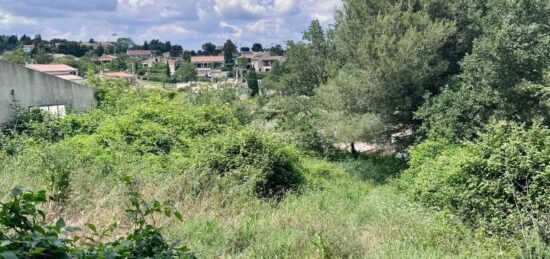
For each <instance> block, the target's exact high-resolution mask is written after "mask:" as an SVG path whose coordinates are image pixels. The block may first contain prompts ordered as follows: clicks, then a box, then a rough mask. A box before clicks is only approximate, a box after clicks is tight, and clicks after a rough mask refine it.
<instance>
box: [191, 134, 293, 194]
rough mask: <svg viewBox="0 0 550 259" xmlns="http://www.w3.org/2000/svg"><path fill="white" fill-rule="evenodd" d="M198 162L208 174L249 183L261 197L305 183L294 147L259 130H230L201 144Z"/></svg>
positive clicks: (240, 183)
mask: <svg viewBox="0 0 550 259" xmlns="http://www.w3.org/2000/svg"><path fill="white" fill-rule="evenodd" d="M195 148H199V149H200V150H198V151H196V157H195V161H196V164H198V165H200V166H201V167H203V170H206V171H207V172H209V177H213V176H219V177H222V178H226V179H229V182H230V184H231V185H236V186H239V185H242V184H244V185H246V186H248V187H250V189H251V190H252V191H253V192H255V193H256V194H257V195H259V196H261V197H275V196H279V195H282V194H284V193H285V192H286V191H289V190H296V188H297V187H298V186H300V184H302V182H303V176H302V174H301V165H300V162H299V159H298V156H297V154H296V151H295V150H294V149H292V148H289V147H285V146H281V145H278V144H276V143H275V142H274V141H272V140H270V139H269V136H265V135H263V134H262V133H259V132H253V131H250V130H242V131H238V132H230V133H227V134H225V135H223V136H219V137H215V138H212V139H211V140H209V143H208V144H205V145H200V146H198V147H195Z"/></svg>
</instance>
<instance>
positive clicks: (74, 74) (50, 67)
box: [25, 64, 84, 84]
mask: <svg viewBox="0 0 550 259" xmlns="http://www.w3.org/2000/svg"><path fill="white" fill-rule="evenodd" d="M25 67H26V68H28V69H32V70H35V71H38V72H42V73H46V74H48V75H52V76H56V77H59V78H62V79H65V80H68V81H72V82H74V83H79V84H80V83H82V82H84V78H82V77H80V76H79V75H78V69H76V68H74V67H70V66H67V65H64V64H29V65H26V66H25Z"/></svg>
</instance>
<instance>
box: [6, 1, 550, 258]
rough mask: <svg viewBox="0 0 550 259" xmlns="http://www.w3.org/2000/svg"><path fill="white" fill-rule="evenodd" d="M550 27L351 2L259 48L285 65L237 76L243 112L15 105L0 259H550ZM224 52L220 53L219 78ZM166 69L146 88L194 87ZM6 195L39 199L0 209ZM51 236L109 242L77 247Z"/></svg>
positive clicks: (143, 93) (127, 104) (205, 101)
mask: <svg viewBox="0 0 550 259" xmlns="http://www.w3.org/2000/svg"><path fill="white" fill-rule="evenodd" d="M549 16H550V4H549V3H548V1H544V0H485V1H445V2H442V1H437V0H410V1H387V0H368V1H365V0H347V1H345V2H344V3H343V6H342V8H341V9H339V10H338V11H336V13H335V24H334V25H333V26H331V27H330V28H329V29H324V28H323V27H322V26H321V24H320V23H319V21H312V23H311V25H310V27H309V28H308V30H307V31H305V32H304V35H303V39H302V41H298V42H292V41H290V42H288V44H287V48H286V49H285V50H284V51H283V50H282V48H280V47H277V46H274V47H273V48H272V49H270V50H269V51H271V52H273V53H284V55H285V58H286V61H285V62H281V63H278V62H277V63H275V64H274V65H273V68H272V72H271V73H269V74H266V75H264V74H259V75H258V74H256V73H254V72H250V73H248V74H247V75H246V78H247V81H248V89H245V90H249V93H251V94H250V98H243V95H242V91H241V90H243V89H239V88H235V87H231V86H218V87H216V88H214V87H212V88H211V89H199V90H196V91H185V90H184V91H180V92H175V91H168V90H143V89H136V88H131V87H129V86H127V85H126V84H125V83H123V82H116V81H104V80H100V79H97V78H94V77H93V76H90V77H89V78H88V83H89V84H90V86H91V87H94V88H95V89H96V95H97V98H98V103H99V105H98V107H97V108H95V109H92V110H90V111H88V112H86V113H84V114H69V115H68V116H66V117H65V118H63V119H57V118H52V117H51V116H49V115H47V114H43V113H41V112H40V111H30V112H25V111H23V112H22V110H23V109H22V108H21V107H16V106H14V117H13V119H12V121H11V122H10V123H7V124H6V125H4V126H3V127H2V130H1V131H0V132H1V133H0V177H2V179H3V181H1V182H0V193H1V194H3V195H4V196H6V198H5V199H4V200H8V201H7V202H6V203H2V206H3V208H2V214H0V226H1V228H0V239H1V240H0V255H2V256H3V257H10V256H12V255H14V256H21V257H32V256H33V255H38V254H40V255H46V254H47V255H50V256H58V257H59V256H77V257H78V256H79V255H82V256H83V257H86V256H87V255H89V256H90V257H102V256H105V257H107V253H111V252H113V253H117V256H118V257H123V258H125V257H140V256H149V257H173V256H188V257H193V256H197V257H206V258H218V257H243V258H255V257H265V258H286V257H289V258H370V257H374V258H379V257H388V258H472V257H475V258H477V257H481V258H494V257H502V258H518V257H519V258H546V257H549V256H550V248H549V247H550V246H549V245H550V234H549V233H550V231H549V225H548V222H549V220H548V215H550V204H549V202H548V200H549V198H550V197H549V195H550V193H549V191H548V190H549V189H550V188H549V187H550V182H549V179H550V178H549V177H548V172H549V170H550V169H549V164H550V163H549V161H550V129H549V126H550V124H549V120H548V114H550V106H549V102H548V96H549V95H548V87H550V63H549V62H550V51H548V50H550V38H549V36H548V31H549V28H550V19H549V18H550V17H549ZM0 39H3V40H4V42H8V44H11V45H10V46H12V45H13V44H12V43H13V40H14V39H12V38H11V37H8V38H6V37H0ZM6 39H7V40H6ZM15 40H16V43H15V44H16V45H17V44H18V43H17V37H16V38H15ZM21 41H22V42H28V41H32V39H30V38H29V37H27V38H24V39H22V40H21ZM123 43H125V42H120V44H123ZM126 43H128V42H126ZM160 43H161V42H160V41H151V43H147V42H146V44H144V46H143V48H145V46H146V45H147V48H155V49H158V48H157V47H158V46H161V45H162V46H164V48H167V47H166V46H167V45H168V42H167V43H162V44H160ZM155 46H156V47H155ZM170 49H172V48H170ZM244 50H246V49H244ZM251 50H252V51H260V50H263V47H262V46H261V44H254V45H253V46H252V48H251ZM235 51H236V48H235V46H234V45H233V43H232V42H231V41H227V43H226V46H225V48H224V49H223V53H224V56H225V59H226V61H228V63H235V61H234V60H233V53H234V52H235ZM176 52H178V51H177V50H176ZM178 53H179V52H178ZM221 53H222V51H220V49H219V48H218V47H216V45H214V44H213V43H205V44H204V45H203V49H202V50H201V51H199V52H198V53H191V52H182V54H181V55H186V57H187V58H189V57H190V56H191V55H194V54H201V55H219V54H221ZM12 55H13V57H16V58H20V59H25V58H28V56H25V55H28V54H24V53H22V52H20V51H14V52H12V53H11V54H10V55H9V56H12ZM31 57H32V55H31ZM79 62H81V64H80V63H79V64H78V65H81V66H83V67H85V65H86V62H87V59H86V58H82V59H80V61H79ZM236 65H237V68H238V69H243V70H244V68H245V67H246V65H247V64H246V60H243V59H238V60H237V62H236ZM166 69H167V67H166V66H165V65H160V66H158V67H155V68H152V69H150V71H149V73H148V74H147V76H148V78H150V79H151V78H154V77H155V76H157V77H158V80H168V79H170V80H182V81H191V80H192V79H194V78H196V70H195V69H194V67H192V65H191V64H189V63H184V64H182V65H181V66H180V67H179V69H178V70H177V72H176V75H175V76H174V77H173V78H170V76H169V75H166ZM239 72H242V71H239ZM258 78H262V80H261V84H259V80H258ZM407 137H412V138H413V140H412V142H411V139H407ZM359 144H361V145H363V146H374V147H377V148H376V149H374V151H371V152H366V151H365V150H359V149H358V148H356V147H357V146H359ZM344 146H349V151H351V153H353V154H349V153H350V152H347V151H348V150H347V148H346V147H344ZM361 151H363V152H361ZM121 178H122V179H126V181H125V182H126V183H123V182H121V181H120V179H121ZM128 179H133V180H131V181H130V180H128ZM15 186H25V187H26V188H29V189H30V190H46V191H47V193H49V196H46V192H44V191H36V192H21V191H18V190H19V189H15V190H16V191H14V193H13V195H12V196H11V198H8V197H7V196H8V195H9V194H8V191H7V190H10V189H12V188H14V187H15ZM128 188H130V190H131V191H130V193H128ZM138 193H140V194H141V195H143V198H142V196H141V195H140V194H138ZM128 195H129V197H130V202H129V203H128V202H127V201H126V199H125V197H128ZM144 200H153V201H155V200H157V201H159V202H153V203H144ZM44 202H45V204H42V203H44ZM37 203H38V204H37ZM4 204H7V205H4ZM13 204H17V206H16V205H13ZM145 204H147V205H145ZM127 205H130V208H131V209H129V210H127V211H124V210H123V209H121V208H124V207H127ZM161 205H162V206H161ZM12 208H23V209H22V210H20V211H16V212H15V213H12V212H10V210H11V209H12ZM165 208H169V209H165ZM172 209H173V210H174V211H181V212H182V214H175V213H174V212H173V210H172ZM148 211H149V212H151V213H153V212H154V213H153V214H155V213H156V214H158V213H163V214H165V215H166V216H172V215H175V217H176V219H183V222H176V221H175V220H173V219H170V218H164V217H163V218H160V217H156V216H154V215H153V214H148V213H147V212H148ZM125 212H128V213H129V214H130V216H131V217H130V218H128V219H124V217H121V216H123V215H124V214H125ZM142 213H145V214H148V215H150V216H151V217H150V218H148V219H145V218H144V217H143V215H142ZM44 215H46V216H44ZM157 216H159V215H157ZM33 218H35V219H36V220H35V221H33V220H32V219H33ZM58 218H65V220H64V221H56V220H57V219H58ZM12 219H16V220H19V221H13V222H31V221H32V224H34V225H37V226H38V227H36V228H35V227H34V226H31V227H30V228H29V224H27V223H22V224H23V225H22V226H23V227H25V228H23V229H22V228H20V227H19V226H18V227H17V229H14V228H13V227H12V226H13V225H10V224H12V223H10V222H12V221H10V220H12ZM113 220H114V221H115V222H117V224H116V225H117V226H118V227H117V228H116V229H114V228H113V230H110V228H109V226H112V224H113ZM65 221H66V222H67V223H69V224H67V225H75V226H77V227H81V228H85V227H86V226H87V225H86V224H89V223H91V222H94V224H95V225H93V227H89V226H88V229H90V231H91V234H93V235H95V234H97V233H100V232H101V231H97V229H108V230H109V231H108V233H112V235H110V236H105V237H102V238H99V239H97V238H96V239H94V238H92V239H91V240H88V239H81V240H74V239H73V236H76V235H81V234H66V233H65V232H64V231H65V230H66V229H65V227H64V226H65V224H64V222H65ZM55 222H61V223H59V225H56V223H55ZM62 223H63V224H62ZM17 224H20V223H17ZM159 225H163V226H164V227H163V228H158V227H157V226H159ZM10 229H11V230H10ZM20 229H22V231H19V230H20ZM37 229H39V230H43V231H38V230H37ZM36 232H37V233H39V234H40V235H43V236H45V239H40V240H39V241H38V242H37V241H36V240H34V238H36V237H37V236H40V235H39V234H37V233H36ZM101 233H103V232H101ZM85 234H86V233H84V235H85ZM100 236H101V234H100ZM40 237H41V238H42V236H40ZM121 237H122V238H121ZM139 237H147V238H139ZM103 239H104V240H103ZM4 240H5V241H6V242H4ZM83 240H84V241H83ZM168 240H169V241H168ZM88 241H89V242H88ZM179 243H184V244H186V245H187V247H188V249H187V248H185V247H184V248H181V249H180V248H178V246H175V245H174V246H172V245H171V244H179ZM32 245H39V248H35V247H31V248H29V247H30V246H32ZM2 253H3V254H2ZM33 253H35V254H33ZM41 253H42V254H41ZM115 257H116V256H115Z"/></svg>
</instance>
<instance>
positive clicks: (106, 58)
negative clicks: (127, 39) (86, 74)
mask: <svg viewBox="0 0 550 259" xmlns="http://www.w3.org/2000/svg"><path fill="white" fill-rule="evenodd" d="M115 58H116V57H115V56H111V55H103V56H101V57H99V58H97V60H98V61H113V59H115Z"/></svg>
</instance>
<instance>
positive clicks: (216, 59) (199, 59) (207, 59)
mask: <svg viewBox="0 0 550 259" xmlns="http://www.w3.org/2000/svg"><path fill="white" fill-rule="evenodd" d="M223 62H224V58H223V56H194V57H191V63H223Z"/></svg>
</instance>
